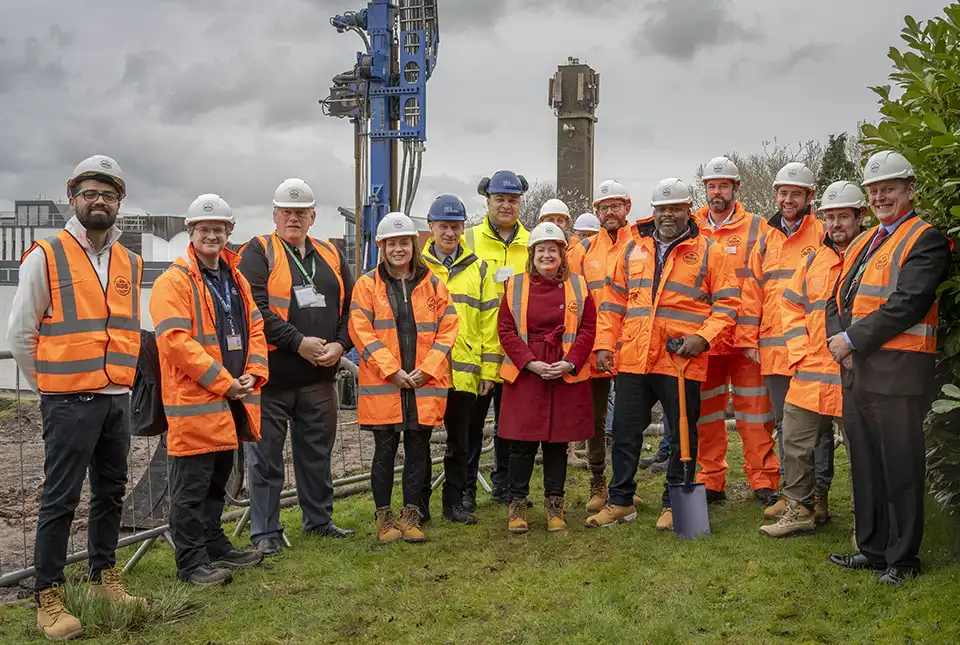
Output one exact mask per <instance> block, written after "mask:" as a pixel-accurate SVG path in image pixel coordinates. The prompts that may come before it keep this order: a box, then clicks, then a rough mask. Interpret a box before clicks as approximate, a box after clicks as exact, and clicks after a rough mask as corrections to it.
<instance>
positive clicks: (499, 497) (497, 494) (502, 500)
mask: <svg viewBox="0 0 960 645" xmlns="http://www.w3.org/2000/svg"><path fill="white" fill-rule="evenodd" d="M490 500H491V501H493V503H495V504H500V505H501V506H509V505H510V495H509V494H508V493H507V492H505V491H499V490H496V489H494V491H493V492H492V493H490Z"/></svg>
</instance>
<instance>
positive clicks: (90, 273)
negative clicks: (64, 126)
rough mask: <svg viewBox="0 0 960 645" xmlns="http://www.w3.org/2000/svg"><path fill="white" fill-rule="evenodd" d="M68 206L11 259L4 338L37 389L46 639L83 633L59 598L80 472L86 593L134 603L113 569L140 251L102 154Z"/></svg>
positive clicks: (136, 350)
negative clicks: (127, 239) (63, 220)
mask: <svg viewBox="0 0 960 645" xmlns="http://www.w3.org/2000/svg"><path fill="white" fill-rule="evenodd" d="M67 194H68V195H69V197H70V207H71V208H72V209H73V212H74V217H72V218H71V219H70V221H68V222H67V224H66V227H65V228H64V230H63V231H61V232H60V233H58V234H57V235H55V236H53V237H51V238H48V239H45V240H41V241H39V242H35V243H34V245H33V247H32V248H31V249H30V250H29V251H27V253H25V254H24V256H23V260H22V263H21V265H20V285H19V287H18V288H17V293H16V295H15V296H14V298H13V305H12V307H11V313H10V320H9V324H8V327H7V342H8V343H9V345H10V350H11V352H12V353H13V356H14V359H16V361H17V366H18V367H19V368H20V371H21V372H23V375H24V376H25V377H26V379H27V382H28V383H29V384H30V387H31V388H33V389H34V390H35V391H36V392H38V393H39V394H40V412H41V414H42V416H43V450H44V466H43V467H44V479H43V495H42V498H41V502H40V515H39V518H38V520H37V534H36V541H35V543H34V565H35V566H36V569H37V574H36V582H35V584H34V595H35V598H36V601H37V627H38V628H39V629H40V630H41V631H42V632H43V633H44V634H45V635H46V636H47V638H50V639H53V640H67V639H69V638H73V637H75V636H78V635H80V634H81V633H83V628H82V626H81V625H80V621H79V620H77V618H76V617H74V616H72V615H71V614H70V613H69V612H68V611H67V610H66V607H65V606H64V603H65V600H66V595H65V590H64V588H63V585H64V584H65V583H66V578H65V577H64V573H63V568H64V565H65V564H66V559H67V541H68V539H69V537H70V524H71V523H72V522H73V516H74V513H76V510H77V504H78V503H79V501H80V491H81V489H82V488H83V480H84V479H85V478H86V476H87V471H88V469H89V471H90V513H89V518H90V519H89V524H88V526H87V536H88V537H87V540H88V542H87V544H88V547H87V548H88V552H89V564H90V568H89V573H90V577H89V592H90V594H91V595H93V596H95V597H99V598H105V599H107V600H110V601H112V602H119V603H124V604H133V603H138V602H140V599H139V598H135V597H133V596H131V595H129V594H128V593H127V592H126V589H125V588H124V585H123V581H122V580H121V579H120V574H119V573H118V572H117V570H116V568H115V565H116V549H117V540H118V538H119V535H120V513H121V510H122V507H123V495H124V491H125V488H126V484H127V452H128V451H129V448H130V397H129V393H130V387H131V386H132V385H133V377H134V373H135V372H136V367H137V358H138V356H139V354H140V282H141V276H142V268H143V261H142V260H141V259H140V256H138V255H136V254H135V253H133V252H132V251H129V250H127V249H126V248H124V247H123V246H121V245H120V243H119V242H118V241H117V240H119V239H120V229H119V228H118V227H117V226H115V222H116V219H117V212H118V211H119V210H120V203H121V202H122V201H123V198H124V196H125V194H126V184H125V182H124V179H123V172H122V171H121V170H120V166H118V165H117V162H116V161H114V160H113V159H111V158H110V157H105V156H102V155H96V156H93V157H90V158H88V159H85V160H83V161H81V162H80V164H79V165H78V166H77V167H76V168H75V169H74V171H73V173H72V174H71V175H70V179H69V180H68V181H67Z"/></svg>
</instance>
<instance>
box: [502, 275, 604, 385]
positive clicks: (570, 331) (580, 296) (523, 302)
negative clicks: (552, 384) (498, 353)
mask: <svg viewBox="0 0 960 645" xmlns="http://www.w3.org/2000/svg"><path fill="white" fill-rule="evenodd" d="M563 290H564V291H563V293H564V301H565V302H566V303H567V305H566V306H565V307H564V308H563V337H562V339H561V342H562V345H563V355H564V356H566V355H567V354H569V353H570V348H571V347H572V346H573V343H574V341H576V340H577V330H579V329H580V321H581V320H582V319H583V306H584V303H585V301H586V299H587V281H586V280H584V279H583V276H579V275H577V274H571V275H569V276H567V278H566V279H565V280H564V281H563ZM529 300H530V276H529V275H528V274H527V273H521V274H520V275H518V276H513V277H512V278H510V279H509V280H507V284H506V287H505V289H504V302H505V303H506V306H507V308H508V309H509V310H510V313H511V314H512V315H513V320H514V322H515V323H516V325H517V335H518V336H520V340H522V341H523V342H525V343H528V342H529V341H530V335H529V333H528V332H527V303H528V301H529ZM522 367H523V366H519V367H518V366H517V365H514V364H513V361H511V360H510V356H509V355H508V354H507V353H506V352H504V354H503V365H501V366H500V377H501V378H502V379H503V380H504V381H506V382H507V383H513V382H515V381H516V380H517V376H519V375H520V369H522ZM589 378H590V372H589V370H583V369H582V370H580V371H579V372H578V373H577V374H570V373H567V374H564V375H563V380H564V381H566V382H567V383H580V382H582V381H586V380H587V379H589Z"/></svg>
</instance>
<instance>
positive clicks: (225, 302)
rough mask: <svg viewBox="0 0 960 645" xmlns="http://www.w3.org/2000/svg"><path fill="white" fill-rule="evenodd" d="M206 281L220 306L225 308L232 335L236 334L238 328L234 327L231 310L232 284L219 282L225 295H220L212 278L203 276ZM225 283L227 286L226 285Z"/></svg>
mask: <svg viewBox="0 0 960 645" xmlns="http://www.w3.org/2000/svg"><path fill="white" fill-rule="evenodd" d="M203 279H204V281H205V282H206V283H207V286H208V287H209V288H210V292H211V293H213V295H214V296H215V297H216V299H217V300H218V301H219V302H220V306H221V307H223V310H224V312H225V313H226V316H227V324H228V325H230V334H231V335H232V334H235V333H236V328H235V327H234V325H233V309H231V308H230V283H229V281H224V280H219V279H218V280H217V282H219V283H221V284H222V285H223V287H224V289H223V294H221V293H220V289H217V288H216V287H215V286H214V285H213V282H211V281H210V278H208V277H207V276H203ZM224 282H225V284H224Z"/></svg>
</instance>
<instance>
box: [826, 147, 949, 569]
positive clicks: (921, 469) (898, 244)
mask: <svg viewBox="0 0 960 645" xmlns="http://www.w3.org/2000/svg"><path fill="white" fill-rule="evenodd" d="M863 174H864V178H863V186H864V188H866V189H867V192H868V194H869V196H870V207H871V208H872V210H873V213H874V214H875V215H876V217H877V218H878V219H879V221H880V224H879V226H876V227H874V228H872V229H870V230H869V231H867V232H865V233H863V234H862V235H860V236H859V237H858V238H857V239H856V240H854V242H853V244H851V245H850V248H849V249H847V252H846V255H845V258H844V265H843V270H842V272H841V274H840V279H839V280H838V282H837V286H836V287H835V288H834V296H833V297H832V298H831V299H830V300H829V301H828V302H827V309H826V314H827V336H828V339H829V340H828V343H829V348H830V353H831V354H832V355H833V358H834V360H836V361H837V362H838V363H840V364H841V379H842V383H843V422H844V426H845V428H846V432H847V436H848V438H849V441H850V446H849V450H850V467H851V470H852V473H853V491H854V498H855V499H856V500H857V503H856V505H855V508H854V513H855V517H856V537H857V545H858V547H859V553H856V554H854V555H840V554H834V555H831V556H830V561H831V562H833V563H834V564H837V565H839V566H842V567H847V568H850V569H871V570H873V571H875V572H878V573H880V574H881V576H880V580H881V581H882V582H884V583H886V584H889V585H894V586H896V585H900V584H901V583H902V582H903V580H904V578H905V577H908V576H914V575H917V574H918V573H919V572H920V560H919V557H918V554H919V551H920V542H921V540H922V538H923V499H924V475H925V459H924V457H925V455H924V452H925V451H924V440H923V418H924V416H925V414H926V412H927V410H928V408H929V404H930V401H931V394H932V393H933V386H934V382H933V373H934V359H935V356H936V346H937V336H936V333H937V324H938V312H937V303H936V300H937V297H936V292H937V287H938V286H939V285H940V283H941V282H943V280H944V279H945V278H946V277H947V272H948V270H949V265H950V242H949V241H948V240H947V239H946V238H945V237H944V236H943V234H941V233H940V232H939V231H937V229H935V228H933V227H932V226H930V225H929V224H928V223H926V222H924V221H923V220H922V219H920V217H919V216H918V215H917V213H916V211H914V210H913V200H914V195H915V192H916V181H915V178H914V171H913V168H912V167H911V165H910V163H909V162H908V161H907V160H906V159H905V158H904V157H903V156H902V155H900V154H899V153H896V152H881V153H878V154H875V155H873V156H872V157H871V158H870V160H869V161H868V162H867V166H866V168H865V169H864V173H863Z"/></svg>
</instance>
